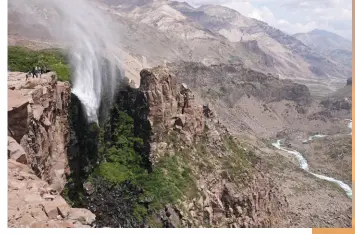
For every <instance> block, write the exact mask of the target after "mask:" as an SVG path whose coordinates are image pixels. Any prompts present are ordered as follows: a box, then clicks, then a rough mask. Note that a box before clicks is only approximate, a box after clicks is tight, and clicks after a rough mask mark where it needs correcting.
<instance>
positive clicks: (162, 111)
mask: <svg viewBox="0 0 355 234" xmlns="http://www.w3.org/2000/svg"><path fill="white" fill-rule="evenodd" d="M139 91H140V92H142V93H143V94H144V96H145V99H146V101H147V104H148V106H149V114H148V116H147V117H148V120H149V122H150V124H151V126H152V129H153V132H156V133H158V134H156V135H158V136H159V133H161V132H162V131H164V132H165V130H167V131H166V132H167V133H169V132H171V131H174V130H176V131H178V132H179V133H180V134H181V136H182V140H183V141H184V142H185V143H187V144H191V143H192V141H193V139H194V138H195V137H196V136H198V135H200V134H201V133H202V132H203V130H204V115H203V108H202V106H201V105H197V104H196V103H195V102H194V96H193V94H192V93H191V90H190V89H189V88H188V87H187V85H186V84H184V83H182V84H180V85H179V84H178V83H177V78H176V77H174V75H172V74H171V73H169V71H168V70H167V69H166V68H163V67H157V68H153V69H150V70H143V71H141V86H140V88H139ZM160 140H161V139H159V137H154V139H152V142H153V145H152V152H153V153H152V154H154V152H155V150H159V149H161V148H166V146H165V144H164V143H161V144H155V143H156V142H159V141H160ZM152 161H154V159H152Z"/></svg>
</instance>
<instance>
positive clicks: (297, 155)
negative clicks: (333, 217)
mask: <svg viewBox="0 0 355 234" xmlns="http://www.w3.org/2000/svg"><path fill="white" fill-rule="evenodd" d="M349 121H350V123H349V124H348V128H350V129H352V120H349ZM350 135H352V133H350ZM323 137H326V135H315V136H311V137H309V138H308V140H305V141H303V143H307V142H309V141H312V140H313V139H315V138H323ZM272 146H274V147H275V148H277V149H279V150H282V151H284V152H287V153H289V154H291V155H293V156H294V157H295V158H296V160H297V162H298V164H299V166H300V168H302V169H303V170H305V171H306V172H308V173H310V174H312V175H314V176H315V177H317V178H319V179H321V180H326V181H328V182H331V183H335V184H337V185H338V186H339V187H340V188H341V189H343V190H344V191H345V193H346V195H347V196H348V197H349V198H350V199H352V189H351V187H350V186H349V185H347V184H345V183H344V182H342V181H340V180H336V179H334V178H332V177H328V176H324V175H319V174H315V173H313V172H311V171H310V169H309V166H308V163H307V160H306V159H305V158H304V157H303V155H302V154H301V153H300V152H298V151H296V150H288V149H286V148H284V147H282V146H281V140H277V141H276V142H274V143H272Z"/></svg>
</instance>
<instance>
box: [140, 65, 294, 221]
mask: <svg viewBox="0 0 355 234" xmlns="http://www.w3.org/2000/svg"><path fill="white" fill-rule="evenodd" d="M139 90H140V91H141V92H143V93H144V94H145V95H146V97H147V102H148V106H149V110H150V112H149V115H148V118H150V117H151V118H153V119H154V120H156V118H155V117H156V116H159V114H160V116H161V117H162V116H164V117H163V118H161V119H160V120H159V121H151V125H152V131H153V133H154V134H159V135H160V136H165V137H161V138H154V142H153V143H152V144H153V145H154V147H152V149H154V150H152V154H154V155H160V157H162V156H164V155H165V157H171V156H173V155H179V157H180V159H179V160H182V161H183V162H184V163H185V166H187V167H189V168H190V170H191V172H190V173H191V175H192V177H193V178H194V185H193V186H194V187H195V189H196V190H197V191H195V193H194V195H192V196H191V194H190V196H189V195H188V194H184V195H183V196H182V197H181V198H180V202H178V203H176V204H170V205H166V206H165V210H164V211H161V212H160V214H159V215H156V219H158V220H159V221H160V222H162V223H163V224H164V226H167V227H277V226H278V225H285V224H286V223H287V222H288V220H287V215H286V214H287V212H286V210H287V207H288V204H287V201H286V199H285V197H284V196H283V195H282V193H281V192H280V191H279V190H278V188H277V187H276V186H275V185H274V183H273V182H272V180H271V179H270V178H269V177H268V176H267V175H265V174H264V173H262V172H260V171H258V169H257V168H258V167H259V163H258V161H259V160H260V159H259V158H257V157H256V156H255V155H254V154H253V152H251V151H248V150H247V149H242V148H241V146H240V144H239V143H238V140H237V139H235V138H232V137H231V135H230V134H229V133H228V130H227V129H226V128H225V127H224V126H223V125H221V124H219V123H218V120H217V119H216V118H213V117H211V115H210V114H208V113H210V112H212V113H213V111H212V110H209V108H208V106H203V105H201V103H199V102H198V100H197V98H196V99H195V96H194V94H193V93H192V91H191V90H190V89H189V88H188V86H187V85H186V84H184V83H182V84H181V83H179V82H178V81H177V78H176V77H175V76H174V75H173V74H172V73H170V72H169V70H168V69H166V68H162V67H158V68H154V69H150V70H143V71H142V72H141V87H140V89H139ZM187 92H188V93H189V95H186V93H187ZM161 113H163V115H161ZM157 114H158V115H157ZM212 116H213V115H212ZM162 123H165V124H163V126H162ZM172 136H174V138H175V139H171V137H172ZM176 166H179V165H176ZM167 173H169V172H167Z"/></svg>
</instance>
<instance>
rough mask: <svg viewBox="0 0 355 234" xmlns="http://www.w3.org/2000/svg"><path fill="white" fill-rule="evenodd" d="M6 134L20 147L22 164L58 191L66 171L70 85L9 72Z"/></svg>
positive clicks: (52, 76)
mask: <svg viewBox="0 0 355 234" xmlns="http://www.w3.org/2000/svg"><path fill="white" fill-rule="evenodd" d="M8 88H9V103H8V119H9V124H8V135H9V136H11V137H13V138H14V139H15V140H16V141H17V142H18V143H20V144H21V146H22V147H23V149H24V150H25V152H26V154H27V158H26V163H27V164H28V165H29V166H30V167H31V168H32V169H33V170H34V171H35V172H36V174H37V175H38V176H39V177H40V178H41V179H43V180H45V181H47V182H48V183H49V184H51V185H52V186H53V187H54V188H55V189H56V190H57V191H58V192H61V191H62V190H63V188H64V185H65V182H66V179H65V170H68V162H67V146H68V143H69V137H70V135H69V126H68V105H69V97H70V85H69V83H66V82H57V80H56V76H55V74H54V73H49V74H45V75H43V76H42V78H29V80H27V81H26V79H25V74H24V73H16V72H11V73H9V78H8Z"/></svg>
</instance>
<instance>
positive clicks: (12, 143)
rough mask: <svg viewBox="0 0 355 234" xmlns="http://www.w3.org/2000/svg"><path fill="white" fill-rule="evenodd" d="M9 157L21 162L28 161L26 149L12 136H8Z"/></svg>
mask: <svg viewBox="0 0 355 234" xmlns="http://www.w3.org/2000/svg"><path fill="white" fill-rule="evenodd" d="M7 157H8V158H11V159H13V160H15V161H16V162H19V163H23V164H26V163H27V156H26V152H25V150H24V149H23V148H22V147H21V145H20V144H18V143H17V142H16V140H15V139H14V138H12V137H10V136H8V137H7Z"/></svg>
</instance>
